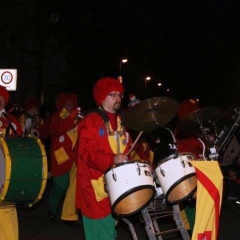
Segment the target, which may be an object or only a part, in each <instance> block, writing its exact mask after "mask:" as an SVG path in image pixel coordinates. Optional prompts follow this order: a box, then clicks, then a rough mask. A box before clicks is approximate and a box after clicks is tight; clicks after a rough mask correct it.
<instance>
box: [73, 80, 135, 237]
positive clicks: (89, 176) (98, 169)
mask: <svg viewBox="0 0 240 240" xmlns="http://www.w3.org/2000/svg"><path fill="white" fill-rule="evenodd" d="M123 93H124V88H123V86H122V84H121V83H120V82H119V81H118V80H117V79H114V78H110V77H106V78H101V79H100V80H98V81H97V82H96V84H95V85H94V88H93V97H94V100H95V102H96V104H97V106H98V109H97V110H98V111H92V112H90V113H88V114H87V115H86V116H85V118H84V119H83V121H82V122H81V127H80V129H79V146H78V162H77V164H78V165H77V171H78V172H77V198H76V204H77V207H78V208H79V209H81V213H82V218H83V224H84V232H85V239H86V240H97V239H104V240H114V239H116V237H117V234H116V228H115V227H116V224H115V219H114V218H113V217H112V215H111V213H112V212H111V205H110V200H109V196H108V193H107V192H106V191H105V187H104V173H106V171H107V170H109V169H110V168H111V167H112V166H113V165H114V164H117V163H121V162H123V161H127V160H128V156H127V153H128V151H129V149H130V146H131V143H132V141H131V138H130V136H129V134H128V132H126V130H125V128H124V125H123V124H122V120H123V119H122V116H123V115H122V113H121V111H120V108H121V102H122V97H123Z"/></svg>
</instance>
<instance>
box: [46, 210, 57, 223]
mask: <svg viewBox="0 0 240 240" xmlns="http://www.w3.org/2000/svg"><path fill="white" fill-rule="evenodd" d="M48 219H49V221H50V222H56V216H55V215H54V214H52V213H51V212H49V213H48Z"/></svg>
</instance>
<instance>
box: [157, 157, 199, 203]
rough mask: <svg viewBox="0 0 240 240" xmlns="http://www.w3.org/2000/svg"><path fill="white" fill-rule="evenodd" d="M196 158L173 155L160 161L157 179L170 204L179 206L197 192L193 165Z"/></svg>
mask: <svg viewBox="0 0 240 240" xmlns="http://www.w3.org/2000/svg"><path fill="white" fill-rule="evenodd" d="M194 158H195V157H194V155H193V154H191V153H181V154H179V155H178V156H175V155H171V156H169V157H168V158H166V159H163V160H162V161H160V163H159V165H158V167H157V168H156V169H155V173H156V175H157V179H158V181H159V183H160V185H161V188H162V191H163V193H164V194H165V198H166V200H167V201H168V202H169V203H172V204H177V203H179V202H181V201H183V200H185V199H186V198H189V197H190V196H191V195H193V193H194V192H195V191H196V189H197V178H196V173H195V168H194V167H193V166H192V164H191V161H192V160H194Z"/></svg>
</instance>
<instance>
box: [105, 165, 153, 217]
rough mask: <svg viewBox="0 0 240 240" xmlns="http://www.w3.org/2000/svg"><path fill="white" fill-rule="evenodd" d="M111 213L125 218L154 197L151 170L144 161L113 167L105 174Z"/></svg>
mask: <svg viewBox="0 0 240 240" xmlns="http://www.w3.org/2000/svg"><path fill="white" fill-rule="evenodd" d="M105 181H106V187H107V191H108V194H109V198H110V202H111V206H112V211H113V213H115V214H117V215H122V216H124V215H125V216H127V215H131V214H134V213H136V212H137V211H140V210H141V209H143V208H144V207H145V206H147V205H148V204H149V202H150V201H151V200H152V198H153V197H154V195H155V186H154V182H153V177H152V169H151V167H150V165H149V164H148V163H147V162H145V161H128V162H123V163H119V164H116V165H114V166H113V167H112V168H111V169H110V170H109V171H108V172H107V173H106V174H105Z"/></svg>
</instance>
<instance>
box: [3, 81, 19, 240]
mask: <svg viewBox="0 0 240 240" xmlns="http://www.w3.org/2000/svg"><path fill="white" fill-rule="evenodd" d="M9 98H10V95H9V92H8V91H7V90H6V88H5V87H3V86H0V135H1V137H8V136H9V135H10V136H16V137H21V136H22V128H21V124H20V122H19V121H18V119H17V118H16V117H15V116H14V115H12V114H10V113H6V111H5V106H6V105H7V104H8V102H9ZM2 170H3V169H2ZM0 196H1V189H0ZM0 239H4V240H18V239H19V231H18V217H17V210H16V207H15V205H1V203H0Z"/></svg>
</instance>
